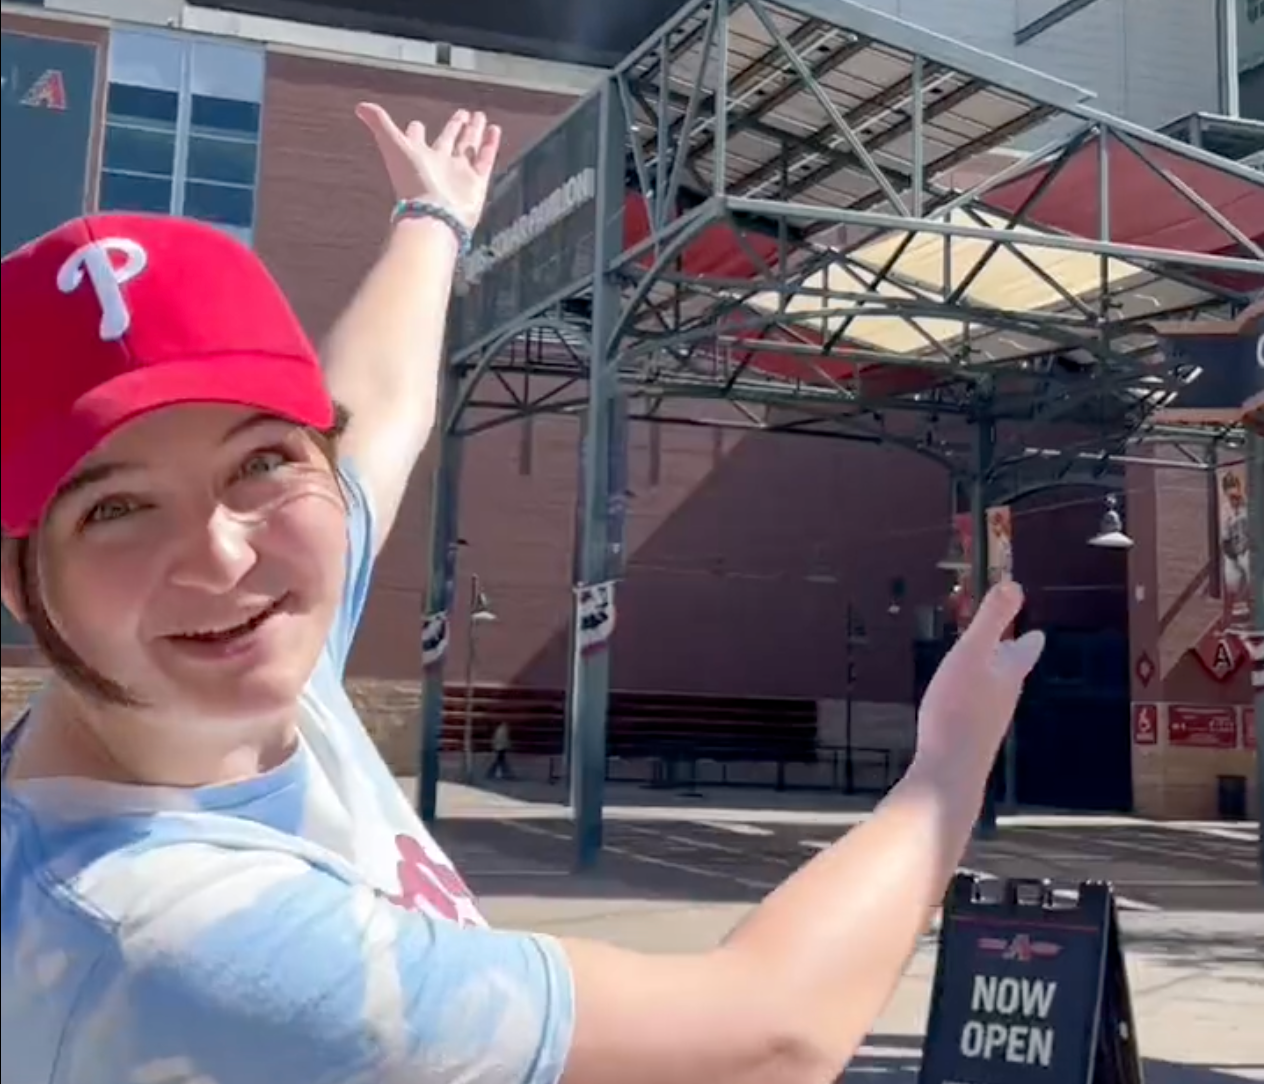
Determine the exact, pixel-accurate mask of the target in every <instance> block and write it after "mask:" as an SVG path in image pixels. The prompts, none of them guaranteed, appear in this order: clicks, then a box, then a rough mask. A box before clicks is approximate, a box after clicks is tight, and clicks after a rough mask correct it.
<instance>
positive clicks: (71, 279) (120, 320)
mask: <svg viewBox="0 0 1264 1084" xmlns="http://www.w3.org/2000/svg"><path fill="white" fill-rule="evenodd" d="M115 255H120V256H122V257H123V261H122V263H121V264H116V263H115V261H114V258H113V257H114V256H115ZM148 262H149V257H148V256H147V255H146V253H145V250H144V249H143V248H141V247H140V245H138V244H137V243H136V242H135V241H132V240H129V239H128V238H126V237H107V238H104V239H103V240H100V241H90V242H89V243H88V244H86V245H84V246H82V247H81V248H79V249H76V250H75V252H74V253H72V254H71V256H70V257H69V259H67V260H66V262H65V263H64V264H62V265H61V269H60V270H59V271H58V272H57V289H59V290H60V291H61V292H62V293H63V294H73V293H74V292H75V291H76V290H77V289H79V287H80V286H82V285H83V283H84V280H85V279H86V280H87V281H88V284H89V285H90V286H91V287H92V292H93V293H94V294H96V297H97V303H98V304H99V305H100V306H101V340H102V341H103V342H117V341H118V340H119V339H121V338H122V337H123V336H124V335H126V334H127V329H128V328H130V327H131V326H132V312H131V310H130V309H129V308H128V307H127V298H125V297H124V296H123V286H124V284H126V283H128V282H131V281H132V279H134V278H135V277H136V276H137V275H139V274H140V273H141V272H142V271H144V270H145V266H146V264H148Z"/></svg>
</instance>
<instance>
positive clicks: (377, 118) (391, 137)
mask: <svg viewBox="0 0 1264 1084" xmlns="http://www.w3.org/2000/svg"><path fill="white" fill-rule="evenodd" d="M356 116H357V117H359V118H360V120H361V121H363V122H364V125H365V127H366V128H368V130H369V131H370V132H371V133H372V135H373V138H374V139H375V140H377V143H378V146H379V147H381V148H382V150H384V151H385V150H389V149H390V148H391V147H398V148H399V149H400V150H403V151H407V150H408V137H407V136H406V135H404V133H403V132H401V131H400V130H399V126H398V125H397V124H396V123H395V122H394V121H393V120H392V119H391V115H390V114H389V113H387V111H386V110H385V109H383V108H382V107H381V106H380V105H377V104H376V103H374V102H362V103H361V104H360V105H358V106H356Z"/></svg>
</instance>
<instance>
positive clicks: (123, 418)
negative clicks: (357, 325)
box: [0, 215, 334, 537]
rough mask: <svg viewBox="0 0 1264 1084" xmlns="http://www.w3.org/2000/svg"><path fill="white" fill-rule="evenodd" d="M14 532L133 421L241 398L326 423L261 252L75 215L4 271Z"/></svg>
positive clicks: (181, 231)
mask: <svg viewBox="0 0 1264 1084" xmlns="http://www.w3.org/2000/svg"><path fill="white" fill-rule="evenodd" d="M0 301H2V308H0V312H2V313H3V327H2V331H0V377H2V379H0V523H2V524H3V527H4V531H5V533H6V534H8V535H10V536H13V537H17V536H21V535H25V534H28V533H30V531H31V530H32V529H33V528H34V527H35V525H36V524H37V523H38V522H39V519H40V516H41V515H42V514H43V512H44V510H45V508H47V506H48V504H49V502H50V501H51V500H52V498H53V497H54V496H55V495H56V493H57V490H58V488H59V487H60V486H61V485H62V484H63V483H64V482H65V480H66V479H67V477H68V476H69V475H70V473H71V472H72V471H73V470H74V469H75V467H76V465H77V464H78V463H79V462H80V461H81V460H82V459H83V458H84V456H86V455H87V454H88V453H89V452H91V451H92V450H93V449H94V448H95V447H96V446H97V445H98V444H100V443H101V441H102V440H104V439H105V438H106V437H107V436H109V435H110V434H111V433H112V432H114V430H116V429H117V428H118V427H119V426H121V425H124V424H126V423H127V422H129V421H131V420H133V419H135V418H137V417H139V416H140V415H142V414H145V413H147V412H149V411H151V410H156V409H159V408H161V407H166V406H174V405H176V404H179V403H231V404H236V405H240V406H247V407H254V408H256V409H258V410H261V411H265V412H268V413H272V414H276V415H277V416H278V417H281V418H285V419H288V420H290V421H293V422H296V423H298V424H300V425H310V426H313V427H314V428H319V429H325V428H328V427H329V426H331V425H332V424H333V421H334V410H333V404H332V402H331V400H330V397H329V393H328V391H327V390H326V388H325V383H324V379H323V375H322V373H321V368H320V363H319V361H318V359H317V356H316V351H315V349H314V348H313V347H312V344H311V342H310V340H309V339H308V337H307V335H306V334H305V333H304V332H303V329H302V327H301V325H300V324H299V322H298V318H297V317H296V316H295V315H294V313H293V311H292V310H291V309H290V306H289V304H288V303H287V302H286V300H285V296H284V295H283V294H282V293H281V290H280V287H279V286H278V285H277V284H276V282H275V281H274V280H273V278H272V276H271V275H269V274H268V271H267V269H266V268H265V267H264V266H263V264H262V262H261V261H260V260H259V258H258V257H257V256H255V254H254V253H253V252H251V251H250V249H249V248H247V247H246V246H245V245H243V244H241V243H240V242H238V241H237V240H235V239H234V238H232V237H230V236H229V235H228V234H226V233H225V232H223V231H222V230H219V229H217V228H215V227H214V226H208V225H204V224H202V223H198V222H192V221H189V220H188V219H181V218H170V217H166V216H157V215H92V216H88V217H85V218H79V219H75V220H74V221H72V222H68V223H66V224H65V225H63V226H61V227H59V228H58V229H56V230H54V231H53V232H52V233H48V234H45V235H44V236H43V237H41V238H39V239H37V240H35V241H32V242H31V243H30V244H28V245H25V246H24V247H22V248H20V249H18V250H17V251H15V252H14V253H12V254H11V255H9V256H6V257H5V258H4V260H3V261H2V262H0Z"/></svg>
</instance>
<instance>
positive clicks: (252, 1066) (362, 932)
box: [0, 105, 1041, 1084]
mask: <svg viewBox="0 0 1264 1084" xmlns="http://www.w3.org/2000/svg"><path fill="white" fill-rule="evenodd" d="M359 113H360V117H361V119H362V120H363V121H364V123H365V124H366V126H367V127H368V129H369V131H370V133H371V134H372V136H373V138H374V140H375V141H376V143H377V146H378V148H379V150H380V152H381V155H382V159H383V163H384V165H385V167H386V170H387V172H388V174H389V176H390V178H391V182H392V184H393V186H394V188H395V194H396V197H397V204H396V207H395V210H394V213H393V215H392V224H391V230H390V237H389V240H388V242H387V243H386V245H385V246H384V248H383V253H382V255H381V257H380V258H379V260H378V263H377V264H376V266H375V267H374V268H373V269H372V270H371V272H370V273H369V275H368V277H367V279H366V280H365V282H364V283H363V285H362V286H361V288H360V290H359V292H358V293H357V294H356V296H355V297H354V299H353V300H352V302H351V304H350V305H349V307H348V309H347V310H346V312H345V313H344V314H343V316H342V318H341V320H340V321H339V323H338V325H337V326H336V327H335V329H334V331H333V333H332V334H331V336H330V338H329V341H328V342H327V344H326V349H325V354H324V358H323V365H322V363H321V360H318V358H317V356H316V352H315V350H314V349H313V347H312V345H311V343H310V342H309V341H308V339H307V337H306V336H305V335H304V333H303V331H302V329H301V328H300V327H299V324H298V321H297V320H296V318H295V316H294V314H293V312H292V311H291V309H290V307H289V306H288V304H287V303H286V301H285V298H284V297H283V296H282V295H281V292H280V290H279V289H278V288H277V285H276V283H275V282H274V281H273V280H272V279H271V277H270V276H269V275H268V272H267V271H266V270H265V268H264V267H263V265H262V263H261V262H260V261H259V260H258V259H257V258H256V257H255V256H254V255H253V254H252V253H251V251H250V250H249V248H247V247H246V246H245V245H243V244H241V243H240V242H239V241H238V240H236V239H234V238H232V237H231V236H229V234H228V233H227V232H226V231H224V230H222V229H219V228H215V227H214V226H210V225H204V224H201V223H197V222H192V221H189V220H188V219H180V218H169V217H166V216H145V215H100V216H93V217H90V218H86V219H79V220H76V221H73V222H70V223H67V224H66V225H64V226H62V227H61V228H59V229H57V230H54V231H53V232H52V233H49V234H47V235H45V236H43V237H41V238H39V239H37V240H36V241H34V242H32V243H31V244H30V245H28V246H26V247H25V248H22V249H19V250H18V251H17V252H15V253H13V254H12V255H11V256H9V257H7V258H5V259H4V261H3V263H2V264H0V299H2V302H3V305H4V320H3V322H2V324H0V374H2V376H3V381H2V385H0V526H2V527H3V531H4V542H3V553H2V554H0V585H2V587H3V596H4V602H5V604H6V605H7V606H9V607H10V608H11V609H12V610H13V612H14V613H15V615H16V616H17V617H19V618H21V619H23V620H25V621H27V622H28V623H29V624H30V626H31V628H32V629H33V630H34V632H35V635H36V637H37V639H38V640H39V641H40V643H41V645H42V646H43V648H44V649H45V651H46V653H47V654H48V655H49V656H50V657H51V659H52V661H53V663H54V666H55V669H54V673H53V676H52V679H51V680H50V682H49V684H48V686H47V688H46V689H45V690H44V691H43V692H42V693H41V694H40V695H39V696H38V697H36V699H35V700H34V701H33V702H32V704H31V705H30V707H29V709H28V710H27V711H26V712H25V713H24V714H23V715H22V716H21V718H19V719H18V720H17V722H16V725H15V726H14V727H13V728H12V730H10V731H9V733H8V734H7V735H6V736H5V738H4V741H3V747H2V753H0V773H2V777H3V788H2V790H3V835H2V836H0V841H2V842H0V866H2V869H3V908H0V977H2V978H3V984H4V998H3V1005H4V1009H3V1028H4V1032H3V1039H4V1041H3V1043H0V1080H2V1081H4V1082H6V1084H7V1082H9V1081H13V1082H21V1084H26V1082H28V1081H29V1082H33V1084H34V1082H38V1084H123V1082H137V1084H139V1082H144V1081H155V1082H156V1081H164V1082H171V1084H175V1082H176V1081H183V1082H186V1084H192V1082H193V1081H206V1082H211V1081H215V1082H218V1084H282V1082H284V1084H290V1082H294V1084H298V1082H302V1084H454V1082H456V1081H460V1082H462V1084H560V1082H562V1081H565V1084H698V1082H699V1081H705V1082H707V1084H827V1082H829V1081H832V1080H834V1079H836V1077H837V1075H838V1073H839V1071H840V1070H841V1069H842V1068H843V1066H844V1065H845V1064H846V1062H847V1061H848V1059H849V1058H850V1057H851V1055H852V1053H853V1052H854V1051H855V1050H856V1048H857V1047H858V1046H859V1044H860V1042H861V1040H862V1038H863V1036H864V1035H865V1033H866V1031H867V1030H868V1028H869V1027H870V1026H871V1025H872V1023H873V1020H874V1019H875V1017H876V1016H877V1014H878V1012H879V1011H880V1010H881V1008H882V1005H883V1003H884V1001H885V1000H886V998H887V996H888V995H889V993H890V991H891V989H892V987H893V986H894V984H895V982H896V980H897V978H898V976H899V973H900V970H901V968H902V967H903V965H904V964H905V962H906V961H907V959H908V958H909V956H910V955H911V953H912V951H913V949H914V947H915V946H916V943H917V939H918V935H919V934H920V933H921V932H923V930H924V929H925V926H926V923H927V919H928V917H929V914H930V912H931V910H932V908H934V906H935V905H936V904H937V903H938V901H939V900H940V899H941V898H942V894H943V892H944V889H945V887H946V884H947V881H948V878H949V876H950V874H951V873H952V872H953V870H954V869H955V866H956V862H957V860H958V859H959V857H960V856H961V854H962V851H963V850H964V847H965V844H966V842H967V840H968V838H969V835H970V829H971V827H972V825H973V824H974V821H975V818H976V815H977V813H978V809H979V805H980V800H981V796H982V793H983V788H984V784H985V782H986V780H987V777H988V773H989V770H990V768H991V765H992V763H993V761H994V759H995V756H996V752H997V748H998V746H999V744H1000V740H1001V736H1002V735H1003V733H1004V732H1005V729H1006V725H1007V723H1008V721H1009V718H1010V715H1011V714H1012V712H1013V709H1014V705H1015V703H1016V702H1017V699H1018V695H1019V692H1020V690H1021V687H1022V683H1023V681H1024V679H1025V678H1026V675H1027V673H1028V672H1029V670H1030V669H1031V666H1032V665H1033V664H1034V662H1035V660H1036V657H1037V656H1038V655H1039V653H1040V646H1041V641H1040V638H1039V636H1038V635H1032V634H1029V635H1028V636H1025V637H1023V638H1021V639H1019V640H1017V641H1007V642H1004V643H1002V640H1001V638H1002V635H1003V634H1005V632H1006V630H1007V629H1009V628H1010V627H1011V626H1012V624H1013V622H1014V619H1015V617H1016V616H1017V613H1018V609H1019V607H1020V606H1021V604H1022V593H1021V591H1019V590H1018V589H1017V588H1016V587H1015V586H1014V585H1010V584H1007V585H1002V586H1000V587H998V588H996V589H994V590H993V591H992V592H991V593H990V594H989V595H988V596H987V598H986V599H985V600H984V601H983V603H982V605H981V606H980V607H979V609H978V612H977V614H976V616H975V618H974V621H973V623H972V624H971V625H970V627H969V628H968V629H967V630H966V632H965V633H964V634H963V635H962V637H961V638H960V640H959V642H958V644H957V645H956V647H954V649H953V651H952V652H951V653H950V654H949V656H948V658H947V659H946V660H945V662H944V663H943V665H942V666H941V668H940V671H939V673H938V674H937V675H936V677H935V679H934V680H933V681H932V683H931V685H930V688H929V690H928V692H927V694H926V700H925V702H924V703H923V706H922V716H921V720H920V726H919V735H918V742H919V747H918V753H917V758H916V761H915V763H914V767H913V768H912V769H911V770H910V772H909V774H908V776H907V778H906V779H905V780H904V781H903V782H901V784H900V785H899V786H898V787H897V788H896V789H895V790H894V791H893V792H892V793H891V794H890V795H889V796H888V798H887V799H886V801H885V802H884V803H883V805H882V807H881V808H880V809H879V811H878V812H877V813H876V814H875V815H874V817H873V818H872V819H871V820H869V822H868V823H866V824H864V825H863V826H861V827H859V828H857V829H855V830H854V831H852V832H850V833H849V834H848V835H847V836H846V838H845V839H843V840H842V841H840V842H839V843H838V844H836V845H835V846H834V847H832V848H830V849H828V850H826V851H824V852H823V853H822V854H821V855H819V856H818V857H817V858H816V859H814V860H813V861H812V862H811V863H809V864H808V865H807V866H806V867H805V868H804V869H803V870H801V871H799V872H798V873H797V874H795V875H794V876H793V877H792V878H790V879H789V880H788V881H787V882H786V883H785V884H784V885H782V886H781V887H780V888H779V889H778V890H777V891H776V892H774V893H773V894H772V895H771V896H770V897H769V898H768V899H767V900H766V901H765V902H764V903H763V904H762V905H761V906H760V907H759V908H757V909H756V910H755V911H754V912H753V913H752V914H751V915H750V916H749V917H748V918H747V920H746V921H744V922H743V923H742V924H741V926H740V927H739V928H738V929H737V930H735V931H734V933H733V934H732V936H731V937H730V938H729V939H728V940H727V941H726V942H725V944H724V945H722V946H720V947H718V948H717V949H716V950H714V951H712V952H709V953H703V954H698V955H695V956H687V957H671V956H648V955H640V954H636V953H629V952H624V951H621V950H619V949H616V948H611V947H608V946H603V945H597V944H593V943H590V942H585V941H580V940H567V941H561V940H558V939H556V938H553V937H548V936H543V935H538V934H527V933H516V932H507V931H506V932H500V931H492V930H490V929H488V928H487V927H486V924H485V923H484V921H483V919H482V917H481V916H480V914H479V909H478V906H477V904H476V903H475V901H474V899H473V897H472V895H471V893H470V891H469V889H468V888H467V887H466V885H465V883H464V882H463V881H462V879H461V877H460V875H459V873H458V872H457V871H456V869H455V868H453V866H452V864H451V863H450V862H449V861H448V859H447V857H446V856H445V855H444V853H443V851H442V850H441V849H440V848H439V847H438V846H437V845H436V844H435V841H434V840H433V839H432V838H431V836H430V835H429V833H428V832H427V831H426V829H425V827H424V826H423V825H422V824H421V822H420V820H419V819H418V817H417V816H416V814H415V813H414V811H413V810H412V809H411V808H410V806H409V805H408V803H407V801H406V800H405V798H404V796H403V794H402V792H401V791H400V789H399V787H398V786H397V785H396V783H395V780H394V779H393V778H392V777H391V775H390V773H389V772H388V770H387V768H386V766H385V765H384V764H383V762H382V760H381V758H380V757H379V756H378V754H377V751H376V749H375V748H374V746H373V743H372V742H371V740H370V739H369V736H368V734H367V733H366V732H365V730H364V728H363V726H361V724H360V720H359V719H358V718H357V716H356V713H355V710H354V708H353V707H352V705H351V702H350V700H349V699H348V697H347V694H346V691H345V689H344V688H343V673H344V668H345V665H346V661H347V657H348V653H349V652H350V648H351V642H352V639H353V637H354V635H355V631H356V628H357V626H358V624H359V621H360V618H361V615H362V613H363V610H364V605H365V599H366V597H367V594H368V589H369V583H370V579H371V576H372V572H373V568H374V563H375V559H376V557H377V554H378V552H379V550H380V549H381V547H382V545H383V544H384V542H385V540H386V538H387V536H388V534H389V532H390V528H391V525H392V523H393V521H394V519H395V515H396V512H397V510H398V508H399V504H400V500H401V498H402V496H403V494H404V491H405V488H406V487H407V485H408V483H409V478H410V476H411V474H412V471H413V468H414V466H415V464H416V463H417V460H418V457H419V456H420V454H421V451H422V449H423V447H424V445H425V442H426V439H427V437H428V435H429V433H430V431H431V428H432V427H433V423H434V419H435V415H436V411H437V403H436V399H437V396H438V385H439V379H438V376H439V369H440V363H441V347H442V344H443V341H444V320H445V313H446V309H447V305H448V301H449V297H450V294H451V289H452V283H453V279H454V277H455V268H456V261H457V259H458V257H459V256H461V255H464V254H468V253H469V251H470V247H471V240H472V238H471V233H472V230H473V228H474V226H475V224H476V223H477V221H478V219H479V217H480V215H481V213H482V208H483V203H484V200H485V198H486V194H487V188H488V183H489V181H490V177H491V172H492V167H493V164H494V161H495V158H496V153H497V149H498V144H499V132H498V130H497V129H496V128H495V127H494V126H490V125H488V123H487V120H486V118H485V117H483V116H482V115H481V114H478V113H474V114H470V113H467V112H464V111H462V112H458V113H457V114H455V115H454V116H453V118H452V119H451V121H450V122H449V123H448V124H447V126H446V127H445V128H444V129H443V130H442V131H441V132H440V133H439V134H438V135H437V136H436V137H435V138H434V140H433V141H430V140H428V139H427V136H426V132H425V129H424V128H423V126H422V125H421V124H420V123H417V122H414V123H413V124H410V125H408V126H407V128H405V129H400V128H399V127H398V126H397V125H396V124H395V123H394V122H393V121H392V120H391V118H390V117H389V116H387V114H386V113H385V112H384V111H383V110H382V109H380V108H379V107H377V106H373V105H364V106H361V108H360V111H359ZM335 403H341V404H343V405H344V406H345V408H346V410H345V411H341V410H340V409H339V408H338V407H336V406H335Z"/></svg>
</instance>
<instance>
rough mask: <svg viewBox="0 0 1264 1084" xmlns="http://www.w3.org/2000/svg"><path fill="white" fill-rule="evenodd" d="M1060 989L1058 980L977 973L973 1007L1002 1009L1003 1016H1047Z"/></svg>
mask: <svg viewBox="0 0 1264 1084" xmlns="http://www.w3.org/2000/svg"><path fill="white" fill-rule="evenodd" d="M1057 992H1058V984H1057V983H1056V982H1045V981H1044V980H1043V979H1014V978H1000V977H998V976H996V975H975V977H974V991H973V992H972V993H971V995H970V1011H971V1012H976V1013H980V1012H985V1013H999V1014H1000V1015H1001V1016H1013V1015H1014V1014H1015V1013H1019V1014H1021V1015H1023V1016H1034V1017H1037V1018H1038V1019H1040V1020H1045V1019H1048V1016H1049V1013H1050V1011H1051V1010H1052V1009H1053V998H1054V995H1055V994H1056V993H1057Z"/></svg>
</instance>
